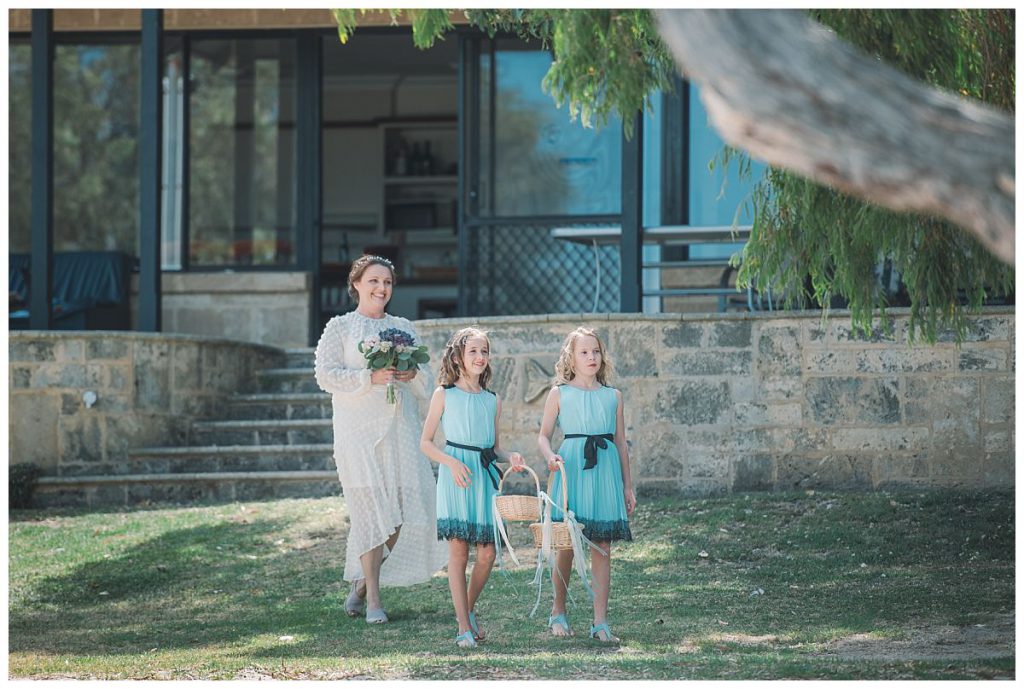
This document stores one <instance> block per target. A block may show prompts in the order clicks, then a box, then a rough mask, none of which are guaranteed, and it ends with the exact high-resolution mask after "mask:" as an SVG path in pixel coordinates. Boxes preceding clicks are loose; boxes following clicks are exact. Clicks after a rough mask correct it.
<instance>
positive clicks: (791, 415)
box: [733, 402, 802, 426]
mask: <svg viewBox="0 0 1024 689" xmlns="http://www.w3.org/2000/svg"><path fill="white" fill-rule="evenodd" d="M733 409H734V411H735V413H736V424H737V425H738V426H799V425H800V422H801V417H802V407H801V405H800V404H799V403H781V404H771V403H766V402H753V403H751V402H737V403H735V405H734V407H733Z"/></svg>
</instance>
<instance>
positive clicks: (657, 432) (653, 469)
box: [630, 425, 689, 479]
mask: <svg viewBox="0 0 1024 689" xmlns="http://www.w3.org/2000/svg"><path fill="white" fill-rule="evenodd" d="M688 455H689V449H688V448H687V447H686V445H685V443H684V442H683V441H682V439H681V438H680V434H679V433H677V432H676V431H674V430H672V429H671V428H670V427H667V426H664V425H660V426H656V427H652V428H650V429H648V430H647V432H645V433H641V434H638V435H637V437H636V439H635V441H634V444H633V447H632V448H630V460H631V468H632V472H633V477H634V479H639V478H674V477H676V476H679V475H680V474H681V473H683V471H684V467H685V466H686V465H687V462H688Z"/></svg>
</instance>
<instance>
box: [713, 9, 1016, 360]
mask: <svg viewBox="0 0 1024 689" xmlns="http://www.w3.org/2000/svg"><path fill="white" fill-rule="evenodd" d="M812 15H813V16H814V17H815V18H816V19H818V20H819V21H822V22H823V23H825V24H827V25H829V26H830V27H832V28H833V29H834V30H835V31H836V33H837V34H838V35H839V36H841V37H842V38H844V39H845V40H848V41H850V42H851V43H853V44H855V45H857V46H858V47H860V48H862V49H864V50H866V51H868V52H869V53H871V54H873V55H876V56H877V57H879V58H880V59H882V60H884V61H886V62H889V63H890V64H892V65H893V66H894V67H896V68H898V69H900V70H902V71H904V72H906V73H907V74H909V75H910V76H912V77H915V78H917V79H921V80H923V81H925V82H927V83H929V84H931V85H933V86H937V87H940V88H946V89H949V90H952V91H956V92H958V93H960V94H962V95H965V96H969V97H972V98H977V99H981V100H985V101H987V102H989V103H990V104H992V105H995V106H998V107H1002V108H1004V109H1008V110H1011V111H1012V109H1013V93H1014V66H1013V65H1014V63H1013V59H1014V51H1013V12H1012V10H1006V11H1003V10H999V11H992V10H927V11H922V10H823V11H816V12H813V13H812ZM732 158H737V159H740V160H742V159H745V155H744V154H741V153H737V152H735V151H731V152H727V153H726V154H724V155H723V156H722V157H721V160H722V161H725V162H726V163H728V161H729V160H730V159H732ZM745 170H747V171H748V170H749V166H745V167H741V172H744V171H745ZM751 203H752V204H753V216H754V222H753V230H752V233H751V238H750V241H749V242H747V244H746V246H745V247H744V250H743V261H742V265H741V267H740V271H739V277H738V283H739V284H740V285H743V286H745V285H747V284H753V285H754V286H755V287H757V288H758V289H761V290H764V289H767V288H769V287H772V288H773V289H774V290H777V291H778V290H781V291H782V293H783V295H784V296H783V302H784V303H785V304H786V305H787V306H790V307H792V306H806V305H807V304H808V302H812V301H814V302H818V303H820V304H823V305H825V306H826V307H827V306H828V304H829V303H830V302H831V300H832V298H833V297H836V296H838V297H841V298H842V299H844V300H846V301H847V302H848V304H849V308H850V310H851V316H852V321H853V324H854V326H855V327H856V328H857V329H859V330H862V331H863V332H868V331H869V330H870V329H871V325H872V321H873V319H874V318H875V316H876V313H877V315H878V316H879V317H881V319H882V323H883V324H884V323H887V321H886V319H885V318H884V316H885V309H886V307H887V306H889V305H890V304H889V297H890V295H889V294H887V292H886V290H885V289H883V286H882V285H881V284H880V282H879V280H878V279H877V277H876V271H878V269H879V267H880V266H883V265H886V264H888V267H889V268H890V269H891V270H893V271H895V272H896V273H898V274H899V276H900V277H901V279H902V281H903V283H904V284H905V285H906V293H905V294H903V295H897V296H899V297H901V298H902V300H903V301H905V302H907V303H909V306H910V311H911V314H910V331H909V335H910V337H911V339H914V338H916V337H918V336H920V337H921V338H922V339H924V340H925V341H928V342H934V341H935V339H936V336H937V334H938V333H939V331H940V330H942V329H951V330H953V332H954V333H955V334H956V337H957V340H960V339H962V337H963V334H964V332H965V328H966V315H967V313H969V312H977V311H978V309H980V307H981V305H982V302H983V301H984V300H985V299H986V298H992V297H1002V296H1005V295H1007V294H1010V293H1012V291H1013V285H1014V271H1013V268H1011V267H1009V266H1006V265H1004V264H1003V263H1002V262H1000V261H998V260H997V259H995V258H994V257H992V255H991V254H990V253H989V252H988V251H987V250H986V249H985V248H984V247H982V245H981V244H980V243H978V242H977V241H976V240H975V239H974V237H973V235H970V234H968V233H966V232H964V231H963V230H962V229H960V228H958V227H957V226H955V225H953V224H951V223H949V222H946V221H944V220H940V219H936V218H932V217H927V216H923V215H918V214H911V213H898V212H895V211H890V210H888V209H884V208H881V207H879V206H876V205H873V204H870V203H866V202H864V201H861V200H859V199H856V198H854V197H852V196H849V195H847V194H843V193H840V192H838V191H836V190H834V189H832V188H830V187H826V186H823V185H820V184H817V183H815V182H812V181H809V180H807V179H805V178H803V177H800V176H798V175H794V174H792V173H789V172H786V171H784V170H780V169H775V168H769V169H768V170H766V172H765V174H764V176H763V177H762V178H761V179H760V180H758V182H757V183H756V184H755V185H754V188H753V192H752V195H751ZM965 306H966V308H965Z"/></svg>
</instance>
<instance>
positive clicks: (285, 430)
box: [189, 419, 334, 446]
mask: <svg viewBox="0 0 1024 689" xmlns="http://www.w3.org/2000/svg"><path fill="white" fill-rule="evenodd" d="M333 438H334V429H333V426H332V424H331V420H330V419H257V420H240V419H232V420H227V421H197V422H195V423H193V424H192V428H191V430H190V432H189V442H190V443H192V444H195V445H212V446H224V445H310V444H316V443H327V444H328V445H329V444H330V443H331V441H332V440H333Z"/></svg>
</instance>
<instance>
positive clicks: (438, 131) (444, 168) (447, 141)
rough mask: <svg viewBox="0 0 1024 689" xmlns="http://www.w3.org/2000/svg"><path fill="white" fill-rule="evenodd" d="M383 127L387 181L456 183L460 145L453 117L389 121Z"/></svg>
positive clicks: (390, 182) (385, 175)
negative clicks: (448, 118)
mask: <svg viewBox="0 0 1024 689" xmlns="http://www.w3.org/2000/svg"><path fill="white" fill-rule="evenodd" d="M381 127H382V129H383V143H384V151H383V153H384V179H385V183H388V184H395V183H409V182H414V183H415V182H416V181H419V182H432V181H439V180H442V179H443V180H444V181H445V182H450V183H452V184H454V183H455V181H456V179H457V175H458V162H457V161H458V155H459V148H458V138H457V137H458V135H457V131H456V128H455V121H454V120H443V121H437V122H388V123H385V124H383V125H381Z"/></svg>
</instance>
